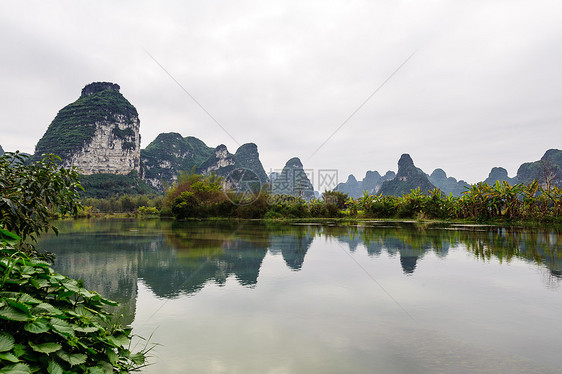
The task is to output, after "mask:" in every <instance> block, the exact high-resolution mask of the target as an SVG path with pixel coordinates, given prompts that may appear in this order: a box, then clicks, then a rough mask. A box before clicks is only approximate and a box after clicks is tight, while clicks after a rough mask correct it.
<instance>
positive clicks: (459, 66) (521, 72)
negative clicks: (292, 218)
mask: <svg viewBox="0 0 562 374" xmlns="http://www.w3.org/2000/svg"><path fill="white" fill-rule="evenodd" d="M561 20H562V2H561V1H559V0H556V1H549V0H544V1H543V0H532V1H527V0H508V1H494V0H486V1H484V0H482V1H480V0H473V1H466V0H464V1H453V0H443V1H442V0H431V1H430V0H416V1H413V0H411V1H399V0H384V1H383V0H370V1H356V0H351V1H349V0H348V1H326V0H324V1H320V0H318V1H308V0H295V1H294V0H279V1H250V0H241V1H226V0H214V1H171V0H170V1H159V2H156V1H103V0H102V1H25V0H22V1H17V2H16V1H5V0H0V41H1V46H2V48H1V56H2V58H1V59H0V82H1V84H0V145H1V146H2V147H3V148H4V150H6V151H15V150H16V149H18V150H21V151H22V152H28V153H32V152H33V151H34V148H35V145H36V144H37V142H38V141H39V139H40V138H41V137H42V136H43V134H44V133H45V131H46V130H47V127H48V126H49V124H50V123H51V121H52V120H53V118H54V117H55V115H56V114H57V112H58V111H59V110H60V109H62V108H63V107H64V106H66V105H68V104H70V103H72V102H74V101H75V100H76V99H78V97H79V96H80V91H81V89H82V88H83V87H84V86H85V85H86V84H88V83H91V82H97V81H108V82H113V83H117V84H119V85H120V86H121V93H122V94H123V95H124V96H125V97H126V98H127V99H128V100H129V101H130V102H131V103H132V104H133V105H134V106H135V107H136V108H137V111H138V112H139V118H140V121H141V130H140V131H141V137H142V138H141V147H142V148H145V147H146V146H147V145H148V144H149V143H150V142H151V141H152V140H154V138H156V136H157V135H158V134H159V133H163V132H178V133H180V134H181V135H182V136H195V137H198V138H200V139H201V140H203V141H204V142H205V143H206V144H207V145H209V146H212V147H216V146H218V145H219V144H225V145H226V146H227V147H228V149H229V151H230V152H232V153H234V152H235V151H236V149H237V148H238V147H239V146H240V145H242V144H244V143H249V142H253V143H256V144H257V145H258V150H259V153H260V159H261V161H262V163H263V165H264V168H265V170H266V172H268V173H269V172H270V171H274V170H279V169H281V168H282V167H283V166H284V165H285V162H286V161H287V160H289V159H290V158H292V157H299V158H300V159H301V161H302V162H303V164H304V167H305V169H310V170H312V171H313V172H314V173H315V175H316V178H318V175H319V173H320V170H337V171H338V179H339V181H345V180H346V179H347V176H348V174H351V173H353V174H354V175H355V176H356V177H357V179H359V180H361V179H362V178H363V177H364V175H365V172H366V171H367V170H377V171H379V172H380V173H381V174H383V173H384V172H386V171H387V170H394V171H396V170H397V162H398V159H399V158H400V155H401V154H403V153H408V154H410V156H411V157H412V159H413V160H414V163H415V164H416V166H417V167H419V168H421V169H422V170H424V171H425V172H426V173H431V172H432V171H433V170H434V169H436V168H442V169H444V170H445V171H446V172H447V175H448V176H453V177H455V178H457V179H464V180H466V181H467V182H469V183H475V182H477V181H481V180H484V179H485V178H486V177H487V176H488V173H489V172H490V170H491V168H492V167H494V166H502V167H504V168H506V169H507V170H508V173H509V176H515V174H516V172H517V168H518V167H519V166H520V165H521V164H522V163H523V162H528V161H536V160H538V159H540V157H541V156H542V155H543V154H544V153H545V151H546V150H548V149H551V148H556V149H561V148H562V144H561V138H562V126H561V125H562V74H561V72H560V69H561V67H562V22H561ZM313 183H315V184H316V183H317V182H314V181H313Z"/></svg>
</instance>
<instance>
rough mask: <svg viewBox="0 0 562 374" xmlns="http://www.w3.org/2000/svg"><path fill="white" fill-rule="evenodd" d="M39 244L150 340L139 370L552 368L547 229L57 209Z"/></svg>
mask: <svg viewBox="0 0 562 374" xmlns="http://www.w3.org/2000/svg"><path fill="white" fill-rule="evenodd" d="M57 227H59V229H60V235H59V236H53V235H51V236H47V237H45V238H43V239H42V240H41V241H40V243H39V247H40V248H41V249H44V250H47V251H51V252H54V253H55V254H56V256H57V257H56V262H55V268H56V269H57V270H58V271H59V272H61V273H63V274H64V275H67V276H71V277H74V278H82V279H83V280H84V282H85V284H86V287H87V288H90V289H93V290H96V291H98V292H100V293H101V294H103V295H104V296H106V297H109V298H111V299H114V300H116V301H119V302H120V303H121V308H122V311H123V314H124V316H123V319H122V322H123V323H126V324H129V325H131V326H132V327H133V331H134V332H135V333H136V334H138V335H141V336H144V337H148V336H150V335H152V337H151V341H152V342H155V343H158V344H159V345H158V346H157V347H156V348H155V349H154V350H153V351H152V352H151V353H152V357H151V358H150V362H151V363H152V365H151V366H149V367H147V368H146V369H144V370H143V373H260V374H261V373H399V374H400V373H408V374H410V373H432V374H433V373H509V374H513V373H526V374H528V373H562V287H561V286H562V233H560V232H559V231H555V230H524V229H520V228H509V229H508V228H497V227H486V226H468V225H465V226H461V225H459V226H454V225H453V226H451V225H422V224H415V223H398V222H376V221H373V222H363V223H361V224H360V225H357V226H336V225H330V224H322V225H319V224H292V225H291V224H265V223H259V222H248V221H245V222H223V221H203V222H172V221H162V220H158V219H154V220H136V219H131V220H126V219H123V220H115V219H112V220H73V221H60V222H58V224H57Z"/></svg>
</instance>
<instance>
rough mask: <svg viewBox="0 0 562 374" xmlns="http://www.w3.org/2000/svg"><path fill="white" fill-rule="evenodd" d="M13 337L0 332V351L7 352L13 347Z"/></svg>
mask: <svg viewBox="0 0 562 374" xmlns="http://www.w3.org/2000/svg"><path fill="white" fill-rule="evenodd" d="M14 343H15V339H14V337H13V336H12V335H10V334H8V333H6V332H3V333H0V352H7V351H9V350H10V349H12V348H14Z"/></svg>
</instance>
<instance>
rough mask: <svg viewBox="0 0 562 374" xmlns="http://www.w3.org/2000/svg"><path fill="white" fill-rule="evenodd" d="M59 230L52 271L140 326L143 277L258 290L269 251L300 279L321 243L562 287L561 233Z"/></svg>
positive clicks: (407, 227) (165, 289)
mask: <svg viewBox="0 0 562 374" xmlns="http://www.w3.org/2000/svg"><path fill="white" fill-rule="evenodd" d="M59 227H60V229H61V234H60V235H59V236H58V237H56V236H50V237H47V238H45V239H43V240H42V241H41V242H40V247H41V248H42V249H44V250H47V251H51V252H54V253H56V255H57V259H56V264H55V267H56V268H57V270H59V271H60V272H61V273H63V274H66V275H68V276H71V277H75V278H82V279H83V280H84V281H85V283H86V285H87V286H88V287H89V288H91V289H94V290H96V291H98V292H100V293H102V294H103V295H106V296H107V297H109V298H112V299H115V300H117V301H119V302H120V303H121V304H122V308H123V311H124V314H125V318H124V322H125V323H130V322H132V321H133V319H134V314H135V299H136V293H137V280H138V278H141V279H143V280H144V283H145V284H146V285H147V286H148V287H149V288H150V289H151V290H152V291H153V292H154V293H155V294H156V295H157V296H159V297H162V298H176V297H178V296H179V295H181V294H194V293H196V292H198V291H199V290H201V289H202V288H203V287H204V286H205V285H206V284H207V283H209V282H214V283H215V284H218V285H224V284H225V282H226V280H227V279H228V278H229V277H231V276H232V277H234V278H235V279H236V280H237V281H238V282H239V283H240V284H241V285H243V286H246V287H253V286H255V284H256V283H257V281H258V276H259V272H260V267H261V265H262V262H263V259H264V257H265V256H266V254H267V253H268V251H269V253H270V254H271V255H274V256H279V255H281V256H282V258H283V260H284V262H285V264H286V266H287V267H288V268H290V269H291V270H293V271H299V270H300V269H301V268H302V267H303V266H304V264H305V257H306V254H307V251H308V249H309V248H310V246H311V244H312V243H313V241H314V239H315V238H321V237H323V238H326V239H327V240H336V241H337V242H338V243H339V245H340V246H341V247H342V248H344V249H345V250H349V251H351V252H356V251H360V250H366V251H367V253H368V254H369V256H373V257H377V256H380V255H381V254H382V253H383V252H386V253H387V254H388V255H389V256H396V257H398V258H399V264H400V266H401V267H402V271H403V273H404V274H405V275H407V276H412V275H413V274H414V273H415V271H416V266H418V264H419V261H420V260H421V259H422V258H423V257H424V256H425V255H426V254H427V253H435V254H436V255H437V256H440V257H446V256H447V254H448V252H449V250H450V249H451V248H454V247H458V246H463V247H465V248H466V250H467V251H468V252H469V253H472V254H473V255H474V257H475V258H476V259H478V260H484V261H487V260H490V259H491V258H497V259H499V261H500V262H509V261H510V260H511V259H513V258H519V259H524V260H526V261H529V262H532V263H536V264H539V265H542V266H544V267H546V269H548V272H549V278H548V280H547V283H553V281H554V282H559V281H560V279H562V260H561V255H562V250H561V249H560V244H561V234H560V232H559V231H556V230H524V229H521V228H497V227H484V226H447V225H417V224H407V223H378V222H371V223H364V224H361V225H357V226H335V225H322V226H321V225H283V224H265V223H258V222H224V221H206V222H171V221H161V220H144V221H138V220H110V221H87V220H77V221H66V222H62V224H60V225H59Z"/></svg>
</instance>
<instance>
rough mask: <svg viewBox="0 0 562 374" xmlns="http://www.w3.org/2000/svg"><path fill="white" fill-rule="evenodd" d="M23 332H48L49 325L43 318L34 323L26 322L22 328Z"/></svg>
mask: <svg viewBox="0 0 562 374" xmlns="http://www.w3.org/2000/svg"><path fill="white" fill-rule="evenodd" d="M23 328H24V329H25V331H27V332H30V333H32V334H42V333H44V332H47V331H49V330H50V327H49V323H48V321H47V320H46V319H44V318H39V319H37V320H35V321H32V322H28V323H26V324H25V326H23Z"/></svg>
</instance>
